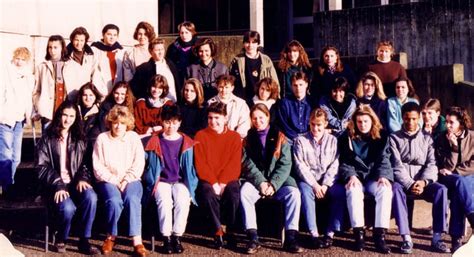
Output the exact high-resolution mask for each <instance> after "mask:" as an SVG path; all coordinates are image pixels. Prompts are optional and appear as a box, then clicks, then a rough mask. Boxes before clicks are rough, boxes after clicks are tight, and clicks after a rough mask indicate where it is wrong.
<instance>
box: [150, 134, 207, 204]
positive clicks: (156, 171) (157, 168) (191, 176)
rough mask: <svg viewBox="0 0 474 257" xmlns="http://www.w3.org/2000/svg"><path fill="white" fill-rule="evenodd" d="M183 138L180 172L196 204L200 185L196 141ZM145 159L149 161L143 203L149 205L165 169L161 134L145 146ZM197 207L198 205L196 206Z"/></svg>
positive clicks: (153, 136)
mask: <svg viewBox="0 0 474 257" xmlns="http://www.w3.org/2000/svg"><path fill="white" fill-rule="evenodd" d="M181 135H182V136H183V145H182V146H181V154H180V156H179V172H180V176H181V177H182V178H183V182H184V184H185V185H186V187H187V188H188V190H189V193H190V194H191V198H192V201H193V203H194V204H196V200H195V199H194V195H195V194H194V192H195V191H196V187H197V184H198V177H197V175H196V169H195V168H194V151H193V146H194V141H193V140H192V139H191V138H190V137H188V136H186V135H185V134H181ZM145 159H146V161H147V163H146V166H145V171H144V172H143V177H142V181H143V185H144V193H143V202H144V203H147V201H148V197H150V196H153V194H154V192H155V190H156V187H157V186H158V182H159V181H160V174H161V170H162V168H163V154H162V149H161V147H160V137H159V134H153V135H152V136H151V137H150V138H149V139H148V142H146V144H145ZM196 205H197V204H196Z"/></svg>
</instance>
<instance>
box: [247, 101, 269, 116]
mask: <svg viewBox="0 0 474 257" xmlns="http://www.w3.org/2000/svg"><path fill="white" fill-rule="evenodd" d="M256 111H261V112H263V113H265V115H266V116H267V117H270V111H269V110H268V107H267V106H266V105H265V104H262V103H259V104H256V105H254V106H252V108H250V118H252V115H253V113H254V112H256Z"/></svg>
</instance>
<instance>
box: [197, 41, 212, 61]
mask: <svg viewBox="0 0 474 257" xmlns="http://www.w3.org/2000/svg"><path fill="white" fill-rule="evenodd" d="M198 55H199V59H201V61H202V62H204V63H208V62H210V61H211V60H212V56H211V46H210V45H209V44H205V45H202V46H201V47H199V51H198Z"/></svg>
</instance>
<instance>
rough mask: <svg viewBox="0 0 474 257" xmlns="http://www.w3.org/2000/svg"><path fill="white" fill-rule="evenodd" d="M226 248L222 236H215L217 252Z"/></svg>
mask: <svg viewBox="0 0 474 257" xmlns="http://www.w3.org/2000/svg"><path fill="white" fill-rule="evenodd" d="M222 247H224V238H223V237H222V236H218V235H215V236H214V248H215V249H216V250H220V249H222Z"/></svg>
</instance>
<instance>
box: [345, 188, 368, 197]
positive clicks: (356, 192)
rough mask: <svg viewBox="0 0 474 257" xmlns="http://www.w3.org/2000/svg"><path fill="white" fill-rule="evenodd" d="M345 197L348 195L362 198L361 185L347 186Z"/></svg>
mask: <svg viewBox="0 0 474 257" xmlns="http://www.w3.org/2000/svg"><path fill="white" fill-rule="evenodd" d="M346 197H348V198H349V197H350V198H353V197H357V198H361V199H363V198H364V192H363V190H362V186H360V185H357V186H351V187H350V188H348V189H347V190H346Z"/></svg>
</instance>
